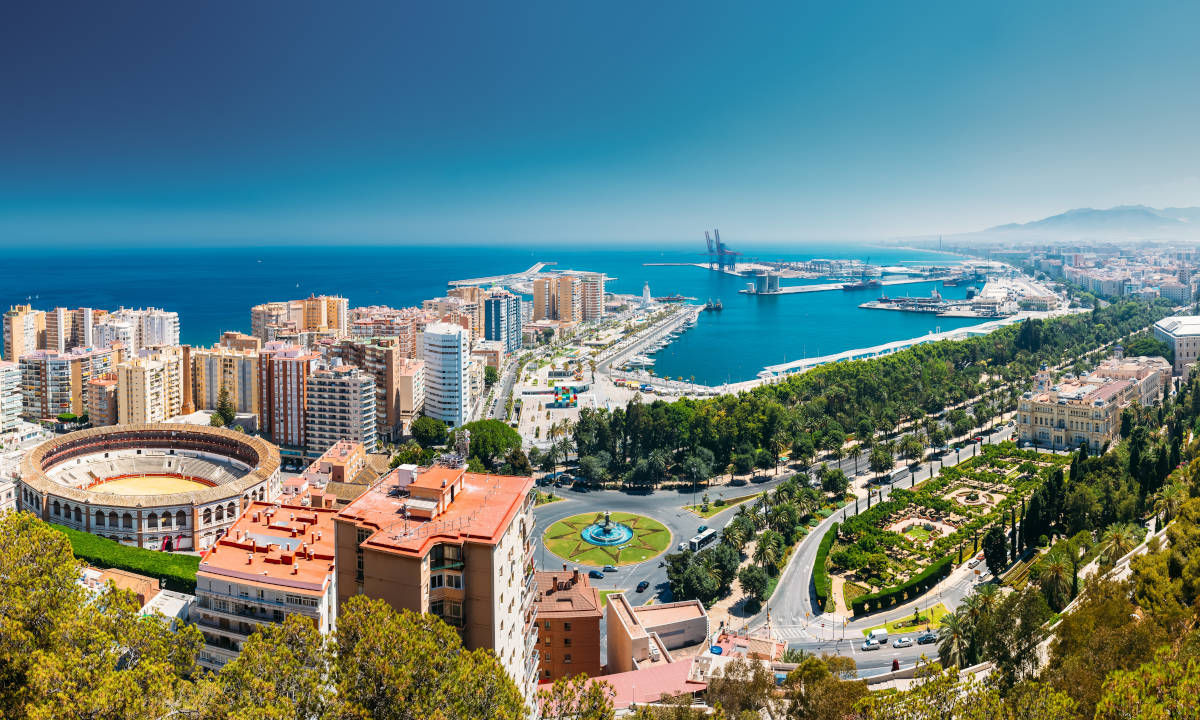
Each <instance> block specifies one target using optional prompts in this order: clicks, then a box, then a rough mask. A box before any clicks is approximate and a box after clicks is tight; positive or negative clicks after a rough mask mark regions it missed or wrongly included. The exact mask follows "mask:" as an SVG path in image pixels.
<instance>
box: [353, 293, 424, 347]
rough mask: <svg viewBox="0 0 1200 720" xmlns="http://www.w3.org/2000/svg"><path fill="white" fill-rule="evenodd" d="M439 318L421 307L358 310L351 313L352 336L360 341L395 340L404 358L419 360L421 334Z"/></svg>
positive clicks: (375, 307) (355, 309) (376, 306)
mask: <svg viewBox="0 0 1200 720" xmlns="http://www.w3.org/2000/svg"><path fill="white" fill-rule="evenodd" d="M437 319H438V316H437V314H436V313H434V312H432V311H429V310H425V309H424V308H418V307H407V308H391V307H387V306H384V305H371V306H369V307H358V308H354V309H352V310H351V311H350V335H351V336H352V337H356V338H395V339H396V341H397V344H398V345H399V347H400V355H401V356H402V357H406V358H415V357H417V351H418V349H417V333H419V332H421V330H422V329H424V327H425V326H426V325H428V324H429V323H431V322H435V321H436V320H437Z"/></svg>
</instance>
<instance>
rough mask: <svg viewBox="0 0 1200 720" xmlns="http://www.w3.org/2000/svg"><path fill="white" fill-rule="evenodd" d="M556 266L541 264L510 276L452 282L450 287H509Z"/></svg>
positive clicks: (547, 263)
mask: <svg viewBox="0 0 1200 720" xmlns="http://www.w3.org/2000/svg"><path fill="white" fill-rule="evenodd" d="M554 264H555V263H553V262H540V263H536V264H534V265H533V267H531V268H529V269H528V270H526V271H525V272H519V273H509V274H508V275H491V276H489V277H481V278H467V279H466V280H451V281H450V282H449V285H450V286H451V287H466V286H470V285H508V284H512V283H516V282H520V281H521V280H528V279H529V278H531V277H532V276H534V275H537V274H538V273H540V272H541V271H542V269H543V268H545V267H546V266H547V265H554Z"/></svg>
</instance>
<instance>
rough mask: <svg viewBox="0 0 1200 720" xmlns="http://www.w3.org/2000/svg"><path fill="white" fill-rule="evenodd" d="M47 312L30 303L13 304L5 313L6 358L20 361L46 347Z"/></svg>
mask: <svg viewBox="0 0 1200 720" xmlns="http://www.w3.org/2000/svg"><path fill="white" fill-rule="evenodd" d="M45 343H46V313H45V312H43V311H41V310H34V309H33V308H32V307H30V306H29V305H13V306H11V307H9V309H8V312H6V313H4V359H5V360H8V361H9V362H19V361H20V360H21V358H22V357H23V356H25V355H28V354H29V353H32V352H35V351H36V350H39V349H42V348H44V347H45Z"/></svg>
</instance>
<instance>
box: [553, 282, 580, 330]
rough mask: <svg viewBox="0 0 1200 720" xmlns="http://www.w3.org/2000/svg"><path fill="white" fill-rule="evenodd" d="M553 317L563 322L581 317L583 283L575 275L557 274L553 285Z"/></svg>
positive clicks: (576, 320)
mask: <svg viewBox="0 0 1200 720" xmlns="http://www.w3.org/2000/svg"><path fill="white" fill-rule="evenodd" d="M554 313H555V314H554V318H555V319H556V320H561V321H564V322H579V321H580V320H582V319H583V285H582V283H581V282H580V281H579V278H578V277H577V276H575V275H559V276H558V278H557V279H556V282H555V287H554Z"/></svg>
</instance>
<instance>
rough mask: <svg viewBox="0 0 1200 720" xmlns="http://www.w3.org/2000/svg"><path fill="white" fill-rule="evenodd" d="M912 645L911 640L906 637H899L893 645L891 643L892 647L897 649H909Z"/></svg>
mask: <svg viewBox="0 0 1200 720" xmlns="http://www.w3.org/2000/svg"><path fill="white" fill-rule="evenodd" d="M912 644H913V641H912V638H910V637H908V636H907V635H903V636H901V637H898V638H896V641H895V642H894V643H892V647H897V648H902V647H909V646H910V645H912Z"/></svg>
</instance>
